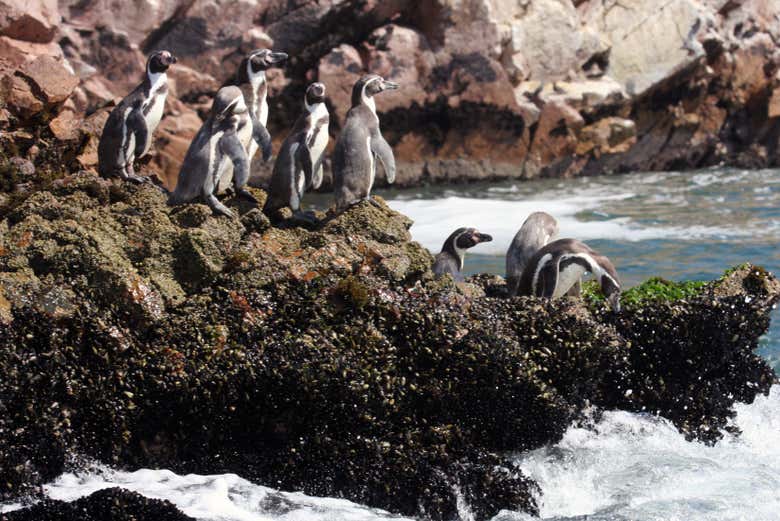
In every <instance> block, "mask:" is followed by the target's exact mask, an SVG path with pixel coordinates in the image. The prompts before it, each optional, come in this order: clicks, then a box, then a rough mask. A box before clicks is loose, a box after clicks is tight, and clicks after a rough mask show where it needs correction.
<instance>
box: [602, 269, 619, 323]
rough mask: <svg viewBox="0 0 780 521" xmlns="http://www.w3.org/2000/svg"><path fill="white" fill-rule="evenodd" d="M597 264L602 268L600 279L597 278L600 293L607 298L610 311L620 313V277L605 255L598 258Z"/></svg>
mask: <svg viewBox="0 0 780 521" xmlns="http://www.w3.org/2000/svg"><path fill="white" fill-rule="evenodd" d="M599 264H600V265H601V268H602V269H603V270H604V272H603V273H602V274H601V280H599V284H600V285H601V293H602V294H603V295H604V298H606V299H607V302H608V303H609V307H611V308H612V311H614V312H615V313H620V279H619V278H618V274H617V271H616V270H615V266H613V265H612V263H611V262H610V261H609V259H607V258H606V257H602V258H601V259H599Z"/></svg>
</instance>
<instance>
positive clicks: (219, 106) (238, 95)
mask: <svg viewBox="0 0 780 521" xmlns="http://www.w3.org/2000/svg"><path fill="white" fill-rule="evenodd" d="M246 112H247V107H246V103H245V102H244V95H243V93H242V92H241V89H239V88H238V87H235V86H232V85H231V86H228V87H222V88H221V89H219V91H217V95H216V96H215V97H214V104H213V105H212V106H211V117H212V118H213V119H214V121H216V122H217V123H218V124H220V123H224V122H228V123H229V124H232V123H233V122H234V120H235V122H237V118H235V117H234V116H241V115H242V114H246Z"/></svg>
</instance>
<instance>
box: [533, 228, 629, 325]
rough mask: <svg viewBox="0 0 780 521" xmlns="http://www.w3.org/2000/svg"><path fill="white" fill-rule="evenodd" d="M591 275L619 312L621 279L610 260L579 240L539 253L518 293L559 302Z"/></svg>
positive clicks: (554, 244) (562, 242)
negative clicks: (559, 299)
mask: <svg viewBox="0 0 780 521" xmlns="http://www.w3.org/2000/svg"><path fill="white" fill-rule="evenodd" d="M585 272H590V273H592V274H593V276H594V277H595V278H596V280H597V281H598V282H599V285H600V286H601V292H602V293H603V295H604V297H605V298H606V299H607V302H609V305H610V306H611V307H612V309H613V310H614V311H615V312H619V311H620V291H621V289H620V279H619V278H618V274H617V270H615V266H614V265H613V264H612V262H610V260H609V259H608V258H606V257H605V256H603V255H601V254H599V253H598V252H596V251H594V250H592V249H591V248H590V247H589V246H588V245H587V244H585V243H583V242H580V241H578V240H576V239H559V240H557V241H554V242H551V243H549V244H547V245H546V246H543V247H542V248H541V249H539V251H537V252H536V253H535V254H534V255H533V257H531V260H530V261H529V262H528V265H527V266H526V267H525V269H524V270H523V275H522V277H521V278H520V285H519V291H518V292H519V294H521V295H535V296H537V297H547V298H552V299H556V298H559V297H562V296H564V295H566V293H567V292H568V291H569V290H570V289H571V288H572V286H574V285H575V284H577V283H578V282H579V280H580V278H581V277H582V276H583V275H584V274H585Z"/></svg>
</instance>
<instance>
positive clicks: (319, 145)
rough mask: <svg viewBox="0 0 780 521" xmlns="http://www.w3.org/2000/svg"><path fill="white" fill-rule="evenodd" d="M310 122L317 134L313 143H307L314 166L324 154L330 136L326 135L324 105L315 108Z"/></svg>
mask: <svg viewBox="0 0 780 521" xmlns="http://www.w3.org/2000/svg"><path fill="white" fill-rule="evenodd" d="M311 116H312V120H313V121H314V126H315V128H316V129H317V130H316V132H317V134H316V135H315V136H314V142H313V143H309V150H310V151H311V164H312V166H314V165H315V164H316V163H317V161H318V160H319V159H320V158H321V157H322V154H324V153H325V148H326V147H327V146H328V141H329V140H330V135H329V134H328V130H329V128H328V122H327V121H328V120H327V117H328V109H327V108H326V107H325V104H324V103H318V104H317V107H316V108H315V109H314V111H313V112H312V115H311Z"/></svg>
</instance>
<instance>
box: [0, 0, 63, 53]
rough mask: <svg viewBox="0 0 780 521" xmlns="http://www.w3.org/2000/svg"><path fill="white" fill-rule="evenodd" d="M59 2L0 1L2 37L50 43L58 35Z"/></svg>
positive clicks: (52, 0)
mask: <svg viewBox="0 0 780 521" xmlns="http://www.w3.org/2000/svg"><path fill="white" fill-rule="evenodd" d="M59 23H60V13H59V10H58V8H57V0H2V1H0V36H8V37H10V38H15V39H17V40H23V41H26V42H34V43H49V42H51V41H52V40H53V39H54V36H55V35H56V33H57V26H58V25H59Z"/></svg>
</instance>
